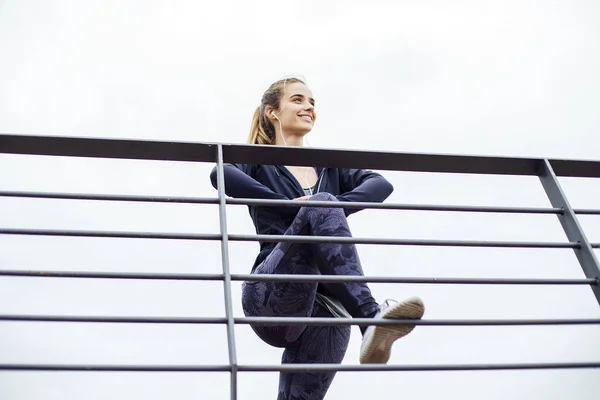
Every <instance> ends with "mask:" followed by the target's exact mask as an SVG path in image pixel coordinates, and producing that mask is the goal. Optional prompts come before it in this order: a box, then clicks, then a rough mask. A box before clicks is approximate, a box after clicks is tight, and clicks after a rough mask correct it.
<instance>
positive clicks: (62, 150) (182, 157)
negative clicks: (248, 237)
mask: <svg viewBox="0 0 600 400" xmlns="http://www.w3.org/2000/svg"><path fill="white" fill-rule="evenodd" d="M222 146H223V157H224V161H225V162H235V163H249V164H252V163H255V164H256V163H260V164H280V165H289V164H293V165H307V166H308V165H312V166H321V167H351V168H368V169H381V170H397V171H421V172H451V173H475V174H501V175H536V174H537V171H538V170H539V168H540V164H541V163H542V162H543V159H541V158H522V157H495V156H468V155H447V154H418V153H398V152H384V151H358V150H341V149H314V148H292V147H280V146H256V145H240V144H224V145H222ZM216 151H217V145H216V144H212V143H197V142H166V141H149V140H126V139H95V138H76V137H55V136H31V135H10V134H0V153H10V154H30V155H54V156H74V157H100V158H128V159H141V160H164V161H199V162H214V160H215V157H216ZM551 163H552V164H553V165H555V166H556V168H557V171H558V175H559V176H582V177H600V162H598V161H580V160H551Z"/></svg>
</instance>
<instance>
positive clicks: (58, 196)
mask: <svg viewBox="0 0 600 400" xmlns="http://www.w3.org/2000/svg"><path fill="white" fill-rule="evenodd" d="M0 197H24V198H32V199H53V200H97V201H132V202H149V203H186V204H219V200H218V199H217V198H216V197H179V196H154V195H152V196H150V195H113V194H92V193H56V192H17V191H7V190H4V191H0Z"/></svg>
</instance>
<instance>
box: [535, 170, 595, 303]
mask: <svg viewBox="0 0 600 400" xmlns="http://www.w3.org/2000/svg"><path fill="white" fill-rule="evenodd" d="M539 178H540V181H541V182H542V186H543V187H544V190H545V191H546V194H547V195H548V198H549V199H550V203H551V204H552V207H556V208H562V213H560V214H557V215H558V219H559V221H560V223H561V225H562V227H563V229H564V230H565V233H566V234H567V238H568V239H569V241H571V242H578V243H579V246H578V247H576V248H574V249H573V251H574V252H575V255H576V256H577V259H578V260H579V264H580V265H581V268H582V269H583V272H584V273H585V276H586V277H588V278H591V279H596V281H597V282H598V280H599V279H600V264H599V263H598V259H597V258H596V255H595V254H594V250H593V249H592V246H591V245H590V242H589V241H588V240H587V238H586V236H585V233H584V232H583V229H582V228H581V225H580V224H579V221H578V220H577V216H576V215H575V212H574V211H573V208H571V205H570V204H569V201H568V200H567V196H566V195H565V193H564V192H563V190H562V189H561V187H560V184H559V182H558V178H557V177H556V174H555V173H554V170H553V169H552V165H551V164H550V162H549V161H548V160H546V159H545V160H544V162H543V164H542V166H541V169H540V177H539ZM592 291H593V292H594V295H595V296H596V300H597V301H598V304H600V285H598V284H596V285H592Z"/></svg>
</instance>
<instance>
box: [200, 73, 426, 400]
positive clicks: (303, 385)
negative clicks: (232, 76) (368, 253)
mask: <svg viewBox="0 0 600 400" xmlns="http://www.w3.org/2000/svg"><path fill="white" fill-rule="evenodd" d="M315 118H316V114H315V102H314V99H313V97H312V93H311V91H310V90H309V88H308V87H307V86H306V85H305V84H304V82H302V81H301V80H299V79H296V78H290V79H285V80H280V81H277V82H275V83H273V84H272V85H271V86H270V87H269V88H268V89H267V91H266V92H265V93H264V95H263V97H262V101H261V104H260V106H259V107H258V109H257V110H256V112H255V113H254V118H253V120H252V127H251V130H250V137H249V142H250V143H251V144H261V145H278V146H302V145H303V139H304V136H305V135H306V134H307V133H309V132H310V131H311V129H312V127H313V125H314V122H315ZM224 172H225V193H226V194H227V195H229V196H232V197H242V198H258V199H283V200H292V199H293V200H309V199H310V200H319V201H331V202H337V201H364V202H383V201H384V200H385V199H386V198H387V197H388V196H389V195H390V194H391V193H392V190H393V187H392V185H391V184H390V183H389V182H388V181H387V180H386V179H385V178H383V177H382V176H381V175H379V174H377V173H374V172H371V171H366V170H359V169H342V168H311V167H296V166H280V165H246V164H225V166H224ZM210 177H211V181H212V184H213V186H214V187H215V188H216V187H217V173H216V168H215V169H213V171H212V173H211V176H210ZM249 211H250V215H251V217H252V220H253V222H254V225H255V227H256V232H257V233H258V234H264V235H283V234H285V235H316V236H336V237H350V236H351V234H350V229H349V227H348V222H347V220H346V217H347V216H348V215H350V214H352V213H354V212H356V211H358V210H357V209H344V208H318V207H302V208H299V209H298V208H293V207H249ZM252 273H253V274H310V275H318V274H323V275H357V276H360V275H363V270H362V267H361V264H360V261H359V257H358V254H357V251H356V246H355V245H354V244H339V243H319V244H310V243H289V242H281V243H261V244H260V252H259V254H258V257H257V258H256V261H255V263H254V265H253V267H252ZM242 287H243V289H242V290H243V293H242V303H243V309H244V313H245V314H246V316H253V317H255V316H261V317H262V316H268V317H317V318H318V317H347V318H351V317H355V318H400V319H404V318H406V319H419V318H421V317H422V316H423V313H424V306H423V303H422V301H421V300H420V299H419V298H416V297H413V298H409V299H407V300H405V301H403V302H401V303H397V302H394V301H390V300H386V301H385V302H384V303H383V304H381V305H379V304H377V302H376V301H375V299H374V298H373V296H372V295H371V291H370V290H369V287H368V285H367V284H365V283H319V284H317V283H297V282H292V283H290V282H244V284H243V286H242ZM252 328H253V329H254V331H255V332H256V334H257V335H258V336H259V337H260V338H261V339H262V340H263V341H265V342H266V343H268V344H270V345H272V346H276V347H283V348H284V349H285V350H284V352H283V357H282V363H341V362H342V359H343V358H344V354H345V352H346V348H347V345H348V341H349V339H350V327H349V326H300V325H289V326H288V325H278V326H272V325H269V326H263V325H254V326H252ZM413 328H414V325H411V326H408V325H403V326H368V327H367V326H362V327H360V330H361V333H362V335H363V342H362V346H361V350H360V362H361V363H386V362H387V361H388V359H389V357H390V351H391V347H392V344H393V343H394V341H395V340H397V339H399V338H401V337H402V336H405V335H406V334H408V333H409V332H410V331H411V330H412V329H413ZM334 376H335V373H334V372H323V373H310V374H308V373H307V374H298V373H281V374H280V378H279V396H278V398H277V399H278V400H284V399H285V400H288V399H294V400H300V399H310V400H316V399H323V398H324V397H325V394H326V392H327V389H328V388H329V385H330V384H331V382H332V380H333V378H334Z"/></svg>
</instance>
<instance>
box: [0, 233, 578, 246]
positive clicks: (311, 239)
mask: <svg viewBox="0 0 600 400" xmlns="http://www.w3.org/2000/svg"><path fill="white" fill-rule="evenodd" d="M0 234H5V235H33V236H70V237H108V238H129V239H177V240H221V235H219V234H212V233H161V232H126V231H122V232H119V231H91V230H90V231H87V230H86V231H81V230H61V229H8V228H0ZM228 238H229V240H230V241H234V242H252V241H259V242H272V243H278V242H295V243H355V244H379V245H404V246H444V247H517V248H556V249H570V248H577V247H578V246H579V243H576V242H511V241H478V240H422V239H386V238H354V237H337V236H336V237H333V236H295V235H229V236H228Z"/></svg>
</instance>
